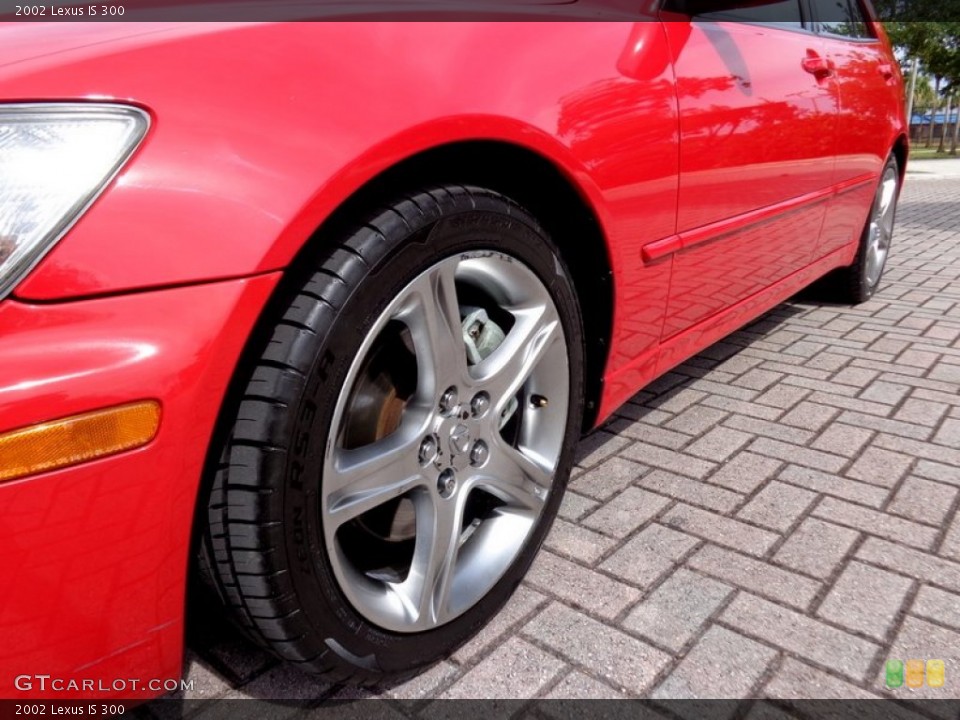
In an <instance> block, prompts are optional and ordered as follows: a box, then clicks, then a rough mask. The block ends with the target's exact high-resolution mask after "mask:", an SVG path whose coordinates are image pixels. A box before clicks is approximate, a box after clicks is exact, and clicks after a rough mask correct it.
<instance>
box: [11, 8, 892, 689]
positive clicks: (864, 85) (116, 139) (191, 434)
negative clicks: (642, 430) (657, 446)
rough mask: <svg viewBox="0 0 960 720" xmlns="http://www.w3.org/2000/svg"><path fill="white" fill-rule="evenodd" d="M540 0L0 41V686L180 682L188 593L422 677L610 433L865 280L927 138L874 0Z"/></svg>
mask: <svg viewBox="0 0 960 720" xmlns="http://www.w3.org/2000/svg"><path fill="white" fill-rule="evenodd" d="M362 5H363V3H360V4H357V5H355V6H353V8H354V9H356V8H359V7H361V6H362ZM512 5H513V9H512V11H513V12H515V13H517V15H516V17H521V16H522V17H521V19H522V20H524V21H523V22H504V21H503V20H504V18H503V17H501V16H500V15H497V16H495V17H494V16H491V18H488V19H490V21H489V22H479V21H476V20H477V18H476V17H475V15H476V13H474V16H472V17H473V19H474V21H472V22H445V23H432V22H424V23H420V22H355V23H350V24H344V23H326V22H299V23H290V24H284V23H279V24H274V23H259V24H216V25H212V24H193V25H191V24H186V25H170V24H149V25H137V24H89V25H60V24H50V25H46V24H42V23H41V24H10V25H7V26H5V27H3V28H2V29H0V298H2V299H0V506H2V508H3V510H2V514H0V518H2V519H0V544H2V547H3V548H4V551H3V554H2V557H3V561H2V564H0V577H2V586H3V592H2V593H0V637H2V638H3V642H2V643H0V690H2V695H4V696H17V695H18V694H20V695H22V694H23V693H27V694H32V695H34V696H38V695H40V696H42V695H43V694H44V693H47V692H49V693H53V694H54V696H56V697H61V698H62V697H64V694H63V693H60V694H56V693H55V689H51V688H50V686H49V684H46V685H44V686H43V687H41V686H39V685H37V684H35V683H32V684H31V683H28V685H30V687H29V688H27V687H25V686H22V683H16V684H15V681H14V679H15V678H18V677H19V678H22V677H27V678H31V677H36V676H41V675H42V676H45V677H53V678H58V679H60V680H61V689H63V686H64V683H65V682H66V684H67V686H69V687H70V688H71V692H72V693H73V696H77V697H81V696H89V695H97V696H104V695H113V696H120V697H128V696H135V697H148V696H151V695H156V694H158V693H160V692H162V690H163V687H161V686H158V684H157V683H148V682H147V681H146V679H149V678H177V677H179V673H180V672H181V662H182V654H183V629H184V616H185V612H186V611H185V607H186V603H185V598H186V587H187V579H188V577H189V576H190V575H191V574H192V573H193V574H195V575H196V576H197V577H199V578H201V579H202V581H203V582H204V583H205V586H206V587H207V588H209V589H211V590H212V591H214V592H215V593H216V594H217V595H218V596H219V598H220V599H221V600H222V602H223V604H224V606H225V607H226V608H227V609H228V611H229V613H230V614H231V615H232V617H233V619H234V620H235V621H236V623H237V624H238V625H239V627H240V628H241V629H242V630H243V631H244V632H245V633H246V634H247V635H249V636H250V637H251V638H252V639H253V640H255V641H256V642H258V643H259V644H261V645H262V646H264V647H265V648H267V649H269V650H271V651H272V652H274V653H275V654H276V655H278V656H279V657H281V658H284V659H286V660H287V661H290V662H292V663H296V664H297V665H298V666H299V667H301V668H303V669H305V670H307V671H311V672H315V673H319V674H323V675H325V676H326V677H328V678H330V679H331V680H335V681H337V682H358V683H372V682H377V681H380V680H383V679H395V678H400V677H404V676H407V675H410V674H411V673H415V672H417V671H419V670H421V669H423V668H425V667H427V666H429V665H430V664H431V663H433V662H436V661H437V660H438V659H440V658H442V657H444V656H446V655H447V654H449V653H450V652H452V651H453V649H455V648H456V647H457V646H459V645H460V644H462V643H463V642H464V641H466V640H467V639H468V638H469V637H471V636H472V635H473V634H474V633H476V632H477V631H478V630H479V629H480V628H481V627H482V626H483V625H484V623H486V622H487V621H488V620H489V619H490V618H491V617H492V616H494V615H495V614H496V613H497V611H498V610H499V608H500V607H501V606H502V605H503V604H504V602H505V601H506V600H507V598H508V597H509V595H510V593H511V592H512V591H513V589H514V588H515V587H516V586H517V584H518V582H519V581H520V579H521V578H522V577H523V575H524V573H525V571H526V570H527V569H528V567H529V566H530V563H531V561H532V559H533V557H534V555H535V553H536V552H537V549H538V547H539V545H540V543H541V541H542V540H543V538H544V535H545V534H546V533H547V531H548V529H549V527H550V524H551V521H552V520H553V518H554V516H555V514H556V512H557V507H558V504H559V502H560V499H561V496H562V493H563V488H564V485H565V482H566V479H567V477H568V475H569V473H570V470H571V464H572V453H573V451H574V448H575V445H576V441H577V440H578V438H579V437H580V435H581V433H582V432H583V431H584V430H589V429H590V428H592V427H595V426H597V425H598V424H599V423H601V422H603V421H604V420H605V419H606V418H607V417H609V416H610V414H611V413H612V412H613V411H614V410H615V409H616V408H617V407H618V406H619V405H620V404H621V403H623V402H625V401H626V400H627V399H629V398H630V397H631V396H632V395H633V394H634V393H636V392H637V391H638V390H639V389H640V388H642V387H643V386H644V385H645V384H646V383H648V382H650V381H651V380H652V379H654V378H655V377H657V376H658V375H661V374H663V373H665V372H666V371H668V370H669V369H670V368H672V367H674V366H675V365H677V364H678V363H680V362H682V361H683V360H685V359H686V358H688V357H690V356H691V355H693V354H694V353H696V352H698V351H699V350H701V349H702V348H704V347H705V346H707V345H709V344H710V343H712V342H714V341H716V340H717V339H719V338H721V337H722V336H724V335H725V334H727V333H729V332H731V331H732V330H734V329H736V328H737V327H739V326H741V325H743V324H744V323H745V322H748V321H749V320H751V319H753V318H755V317H756V316H758V315H759V314H761V313H763V312H764V311H766V310H768V309H769V308H771V307H773V306H774V305H776V304H777V303H780V302H782V301H784V300H785V299H787V298H788V297H789V296H791V295H792V294H794V293H795V292H797V291H798V290H799V289H800V288H802V287H803V286H805V285H808V284H809V283H811V282H813V281H814V280H818V279H819V278H821V277H824V276H827V277H826V280H827V281H828V284H829V286H830V287H831V288H832V289H833V291H834V292H835V293H836V294H837V296H838V297H839V298H840V299H843V300H845V301H848V302H858V301H862V300H865V299H867V298H869V297H870V296H871V294H872V293H873V292H874V291H875V290H876V288H877V286H878V284H879V282H880V278H881V273H882V271H883V266H884V261H885V259H886V256H887V253H888V251H889V248H890V240H891V236H892V230H893V219H894V212H895V207H896V201H897V197H898V194H899V189H900V184H901V181H902V177H903V170H904V163H905V158H906V150H907V140H906V137H905V130H906V126H905V118H904V111H903V90H902V81H901V76H900V71H899V68H898V65H897V61H896V60H895V58H894V57H893V55H892V53H891V49H890V45H889V43H888V41H887V39H886V36H885V35H884V32H883V29H882V27H881V25H880V24H879V23H878V22H877V21H876V20H875V18H874V16H873V14H872V11H871V10H870V8H869V7H868V6H867V5H866V3H860V2H858V1H857V0H851V1H850V2H849V3H846V2H840V3H837V2H836V1H835V0H830V2H824V1H822V0H782V1H779V2H756V1H751V2H744V1H742V0H741V1H740V2H738V1H737V0H721V1H719V2H712V3H709V4H705V3H698V2H680V1H679V0H676V1H669V2H665V3H659V2H646V3H644V2H639V1H638V2H630V3H624V2H574V3H567V4H565V5H564V8H566V9H565V10H564V12H566V13H568V14H569V17H565V18H563V19H565V20H567V21H564V22H560V21H556V20H557V19H558V17H559V16H557V15H555V14H554V15H550V14H549V13H548V14H547V15H545V16H543V17H540V16H539V15H538V14H537V13H538V12H541V9H542V7H546V6H548V5H550V4H549V3H542V2H541V3H536V2H533V1H532V0H531V1H530V2H527V3H522V2H521V3H514V4H512ZM706 6H709V8H710V10H709V12H703V8H704V7H706ZM551 7H552V6H551ZM518 8H519V9H518ZM554 10H555V8H553V9H552V10H551V12H554ZM500 11H502V7H501V8H500V10H498V12H500ZM577 13H580V15H579V16H578V15H577ZM501 14H502V13H501ZM413 16H414V17H416V18H418V19H423V17H422V14H420V15H418V14H416V13H414V15H413ZM538 17H540V19H541V20H542V19H544V17H546V18H548V19H549V20H550V21H544V22H531V20H533V19H537V18H538ZM578 17H579V18H580V19H581V20H582V19H584V18H589V19H592V20H596V19H597V18H599V19H602V20H604V21H603V22H594V21H591V22H577V21H575V20H577V18H578ZM354 19H356V18H354ZM514 19H516V18H514ZM118 677H120V678H131V679H143V683H142V684H131V683H126V684H123V685H121V686H119V687H111V686H110V685H109V684H108V685H107V687H106V689H104V688H103V687H102V685H101V684H99V683H98V684H97V685H96V686H95V687H91V686H86V685H83V684H76V683H74V685H70V684H69V682H68V681H70V680H77V679H103V678H118ZM91 685H92V684H91Z"/></svg>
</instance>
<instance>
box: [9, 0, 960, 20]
mask: <svg viewBox="0 0 960 720" xmlns="http://www.w3.org/2000/svg"><path fill="white" fill-rule="evenodd" d="M842 5H843V3H837V2H836V0H771V1H769V2H765V1H764V0H97V1H96V2H87V1H84V0H13V1H11V0H0V20H3V21H14V22H23V21H29V22H51V21H52V22H58V21H87V22H89V21H93V22H143V21H147V22H149V21H178V22H210V21H229V22H266V21H384V20H386V21H494V22H497V21H625V20H634V21H646V20H654V19H656V18H657V17H659V16H660V13H661V12H669V13H670V15H669V16H666V17H665V19H681V18H683V17H691V18H693V19H694V20H697V19H704V20H707V19H710V20H713V19H721V18H720V17H719V16H723V17H722V19H729V20H734V21H735V20H737V11H738V10H740V9H744V8H748V7H749V8H751V9H752V10H753V11H754V13H752V14H755V11H756V10H758V9H759V8H762V16H763V20H764V21H769V22H790V23H793V22H795V18H796V16H797V12H798V10H797V8H798V6H799V8H800V13H801V14H802V16H803V18H804V21H805V22H808V21H811V22H812V21H814V20H816V19H817V18H818V15H819V16H820V19H823V18H822V15H823V13H824V12H828V13H829V12H834V13H835V12H837V8H838V7H841V6H842ZM873 5H874V11H875V14H876V17H877V19H879V20H884V21H901V22H916V21H956V20H960V0H875V2H874V3H873Z"/></svg>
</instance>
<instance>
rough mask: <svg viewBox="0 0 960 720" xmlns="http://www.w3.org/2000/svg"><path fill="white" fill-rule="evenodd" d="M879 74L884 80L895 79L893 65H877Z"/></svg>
mask: <svg viewBox="0 0 960 720" xmlns="http://www.w3.org/2000/svg"><path fill="white" fill-rule="evenodd" d="M877 72H878V73H880V74H881V75H883V79H884V80H892V79H893V65H891V64H890V63H881V64H880V65H877Z"/></svg>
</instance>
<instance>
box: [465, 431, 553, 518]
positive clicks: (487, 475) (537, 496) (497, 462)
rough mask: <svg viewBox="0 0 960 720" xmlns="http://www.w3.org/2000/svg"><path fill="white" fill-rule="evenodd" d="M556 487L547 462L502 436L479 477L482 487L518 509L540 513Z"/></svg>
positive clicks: (479, 484) (478, 480)
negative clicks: (552, 487)
mask: <svg viewBox="0 0 960 720" xmlns="http://www.w3.org/2000/svg"><path fill="white" fill-rule="evenodd" d="M552 484H553V472H552V470H549V469H547V463H546V462H545V461H543V460H542V459H541V458H538V457H536V456H534V455H533V453H532V452H531V451H529V450H520V449H517V448H515V447H512V446H511V445H508V444H507V442H506V441H505V440H503V439H502V438H499V437H498V438H497V439H495V440H494V441H493V452H492V454H491V458H490V462H489V463H487V465H486V466H484V468H483V469H482V470H481V472H480V473H479V474H478V476H477V485H478V486H479V487H483V488H485V489H487V490H489V491H490V492H492V493H493V494H494V495H496V496H497V497H499V498H500V499H501V500H503V501H504V502H506V503H508V504H509V505H511V506H513V507H515V508H518V509H521V510H528V511H530V512H533V513H539V512H540V509H541V508H542V507H543V504H544V503H545V502H546V500H547V495H548V494H549V493H550V487H551V486H552Z"/></svg>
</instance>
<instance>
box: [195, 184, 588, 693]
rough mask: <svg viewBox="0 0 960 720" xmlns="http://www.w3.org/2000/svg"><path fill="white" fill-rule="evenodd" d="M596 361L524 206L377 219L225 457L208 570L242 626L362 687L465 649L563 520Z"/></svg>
mask: <svg viewBox="0 0 960 720" xmlns="http://www.w3.org/2000/svg"><path fill="white" fill-rule="evenodd" d="M582 343H583V340H582V330H581V326H580V320H579V310H578V304H577V302H576V298H575V295H574V290H573V287H572V284H571V282H570V280H569V276H568V273H567V272H566V270H565V268H564V266H563V263H562V261H561V259H560V256H559V254H558V252H557V251H556V249H555V247H554V246H553V244H552V243H551V241H550V240H549V238H548V237H546V235H545V233H544V232H543V230H542V229H541V228H540V227H539V226H538V224H537V223H536V222H535V221H534V220H533V218H531V217H530V216H529V215H528V214H527V213H526V212H524V211H523V210H522V209H521V208H520V207H519V206H517V205H516V204H514V203H512V202H511V201H509V200H508V199H506V198H504V197H502V196H500V195H497V194H495V193H492V192H489V191H485V190H480V189H476V188H460V187H447V188H438V189H435V190H430V191H428V192H423V193H420V194H417V195H416V196H414V197H411V198H410V199H408V200H403V201H400V202H398V203H396V204H395V205H393V206H391V207H388V208H385V209H383V210H382V211H380V212H377V213H374V214H373V215H372V216H371V217H370V218H369V219H368V222H367V223H365V224H364V226H363V227H362V229H360V230H358V231H357V232H355V233H353V234H352V235H350V236H349V237H346V238H344V240H343V242H342V243H341V244H340V245H338V246H336V247H334V248H333V249H332V250H331V251H330V252H329V253H327V255H326V256H325V257H324V258H323V260H322V262H321V263H320V264H319V267H318V268H317V270H316V272H315V273H313V274H312V275H311V276H310V277H309V278H307V279H306V280H305V282H303V283H302V285H301V286H300V287H299V288H297V292H296V293H295V294H293V296H292V300H291V301H290V302H289V304H288V305H287V306H286V307H285V308H283V312H282V315H281V317H280V318H279V319H278V320H277V323H276V326H275V328H274V331H273V336H272V338H271V339H270V341H269V343H268V344H267V346H266V347H265V348H263V350H262V355H261V357H260V358H259V362H258V364H257V366H256V368H255V370H254V372H253V376H252V378H251V380H250V382H249V384H248V386H247V389H246V394H245V397H244V399H243V401H242V403H241V405H240V409H239V412H238V415H237V418H236V422H235V423H234V427H233V432H232V434H231V436H230V438H229V440H228V441H227V444H226V446H225V448H224V450H223V463H222V465H221V468H220V469H219V471H218V472H217V474H216V477H215V478H214V483H213V490H212V494H211V498H210V503H209V511H208V516H209V530H208V532H207V533H206V537H205V539H204V547H203V552H204V554H205V556H206V562H205V563H201V567H204V566H205V567H206V568H207V570H206V574H207V576H208V579H209V580H210V581H211V583H212V584H213V585H214V586H215V587H216V588H217V589H218V590H219V591H220V594H221V596H222V597H223V599H224V600H225V602H226V603H227V604H228V605H229V606H230V607H231V608H232V610H233V611H234V614H235V617H236V619H237V620H238V622H239V624H240V625H241V626H242V627H243V628H244V629H245V630H246V631H247V632H248V633H249V634H250V635H251V636H252V637H254V639H256V640H257V641H258V642H260V643H262V644H263V645H265V646H267V647H268V648H270V649H272V650H274V651H275V652H276V653H277V654H279V655H280V656H281V657H284V658H286V659H288V660H292V661H295V662H297V663H298V664H300V666H301V667H303V668H304V669H307V670H311V671H314V672H318V673H321V674H326V675H329V676H330V677H331V678H332V679H335V680H338V681H345V680H348V681H356V682H362V683H369V682H375V681H378V680H381V679H384V678H388V677H393V678H396V677H400V676H404V675H406V674H409V673H411V672H414V671H416V670H418V669H419V668H422V667H424V666H426V665H428V664H430V663H432V662H435V661H436V660H438V659H440V658H442V657H443V656H445V655H447V654H449V653H450V652H451V651H452V650H453V649H455V648H456V647H457V646H458V645H460V644H461V643H463V642H464V641H465V640H467V639H468V638H469V637H470V636H471V635H473V634H474V633H475V632H476V631H477V630H478V629H479V628H481V627H482V626H483V624H484V623H485V622H486V621H487V620H489V618H490V617H491V616H492V615H493V614H495V613H496V612H497V610H498V609H499V608H500V607H501V606H502V605H503V603H504V602H505V601H506V600H507V598H508V597H509V595H510V593H511V592H512V591H513V589H514V588H515V587H516V585H517V584H518V583H519V581H520V579H521V578H522V576H523V574H524V573H525V572H526V570H527V568H528V567H529V565H530V562H531V561H532V559H533V556H534V554H535V553H536V551H537V549H538V547H539V545H540V543H541V542H542V540H543V538H544V536H545V534H546V532H547V530H548V529H549V526H550V524H551V522H552V520H553V517H554V516H555V514H556V510H557V506H558V504H559V502H560V498H561V494H562V491H563V488H564V485H565V482H566V478H567V477H568V475H569V472H570V466H571V462H572V452H573V448H574V445H575V441H576V439H577V437H578V432H579V427H580V420H581V415H582V402H583V399H582V397H583V362H584V361H583V348H582Z"/></svg>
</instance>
